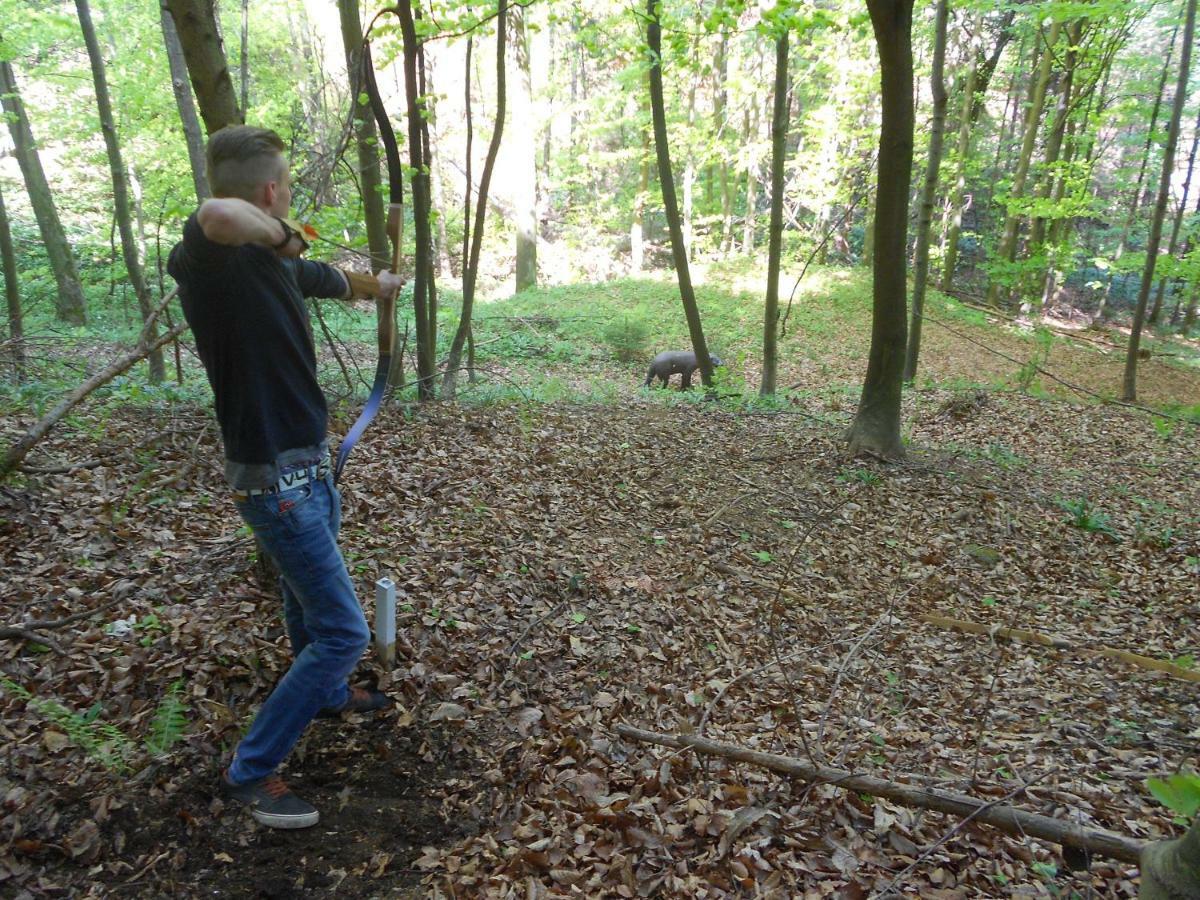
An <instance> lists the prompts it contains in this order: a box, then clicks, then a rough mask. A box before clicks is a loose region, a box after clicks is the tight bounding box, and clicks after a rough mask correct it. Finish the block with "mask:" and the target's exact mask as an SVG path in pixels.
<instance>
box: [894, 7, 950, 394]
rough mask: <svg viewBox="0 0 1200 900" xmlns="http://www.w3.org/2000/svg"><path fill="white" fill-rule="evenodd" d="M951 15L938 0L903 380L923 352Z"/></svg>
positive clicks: (911, 373) (913, 373)
mask: <svg viewBox="0 0 1200 900" xmlns="http://www.w3.org/2000/svg"><path fill="white" fill-rule="evenodd" d="M949 18H950V7H949V2H948V0H938V5H937V15H936V19H937V24H936V25H935V27H934V39H933V70H932V72H931V73H930V76H929V82H930V88H931V90H932V91H933V110H932V114H931V115H932V118H931V121H930V125H929V156H928V158H927V159H926V161H925V181H924V183H923V184H922V185H921V206H920V209H919V211H918V214H917V247H916V251H915V252H914V254H913V269H914V272H913V294H912V325H911V326H910V328H909V331H908V347H907V351H906V352H905V356H904V381H905V382H910V381H912V380H913V378H915V377H916V374H917V360H918V358H919V357H920V353H921V324H922V318H921V316H922V314H923V313H924V310H925V285H926V282H927V281H928V279H929V231H930V226H931V225H932V224H933V201H934V198H935V197H936V196H937V186H938V173H939V171H940V170H941V167H942V138H943V135H944V134H945V132H946V84H945V78H944V76H943V69H944V67H945V63H946V23H947V21H948V20H949Z"/></svg>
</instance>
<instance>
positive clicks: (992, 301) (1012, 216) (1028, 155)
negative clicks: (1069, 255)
mask: <svg viewBox="0 0 1200 900" xmlns="http://www.w3.org/2000/svg"><path fill="white" fill-rule="evenodd" d="M1061 27H1062V25H1061V23H1059V22H1053V23H1051V25H1050V34H1049V35H1048V36H1047V38H1046V48H1045V50H1043V51H1042V58H1041V63H1040V65H1039V67H1038V73H1037V78H1036V79H1035V81H1034V83H1033V92H1032V96H1031V98H1030V103H1029V111H1028V113H1027V114H1026V116H1025V132H1024V139H1023V140H1022V142H1021V155H1020V157H1018V159H1017V169H1016V172H1014V173H1013V183H1012V187H1011V188H1010V189H1009V192H1008V202H1007V204H1006V205H1007V207H1008V212H1007V214H1006V216H1005V220H1004V234H1003V236H1002V237H1001V239H1000V246H999V248H998V249H997V252H996V260H997V261H998V262H999V263H1001V265H1003V264H1004V263H1011V262H1013V260H1015V259H1016V256H1017V229H1018V228H1019V227H1020V224H1021V217H1020V216H1019V215H1018V214H1017V213H1016V211H1015V210H1014V209H1013V205H1014V204H1013V201H1015V200H1020V199H1021V198H1022V197H1024V196H1025V181H1026V179H1027V178H1028V176H1029V166H1030V164H1031V162H1032V161H1033V149H1034V146H1035V145H1036V144H1037V136H1038V130H1039V127H1040V125H1041V122H1042V107H1043V106H1044V105H1045V102H1046V86H1047V85H1048V84H1049V83H1050V70H1051V67H1052V64H1053V62H1054V52H1053V51H1054V45H1055V44H1057V43H1058V33H1059V31H1060V30H1061ZM1002 277H1003V273H994V274H993V275H992V277H991V279H990V284H989V285H988V293H987V302H988V305H989V306H995V305H996V303H997V302H998V301H999V299H1000V293H1001V290H1002V288H1001V282H1000V279H1001V278H1002Z"/></svg>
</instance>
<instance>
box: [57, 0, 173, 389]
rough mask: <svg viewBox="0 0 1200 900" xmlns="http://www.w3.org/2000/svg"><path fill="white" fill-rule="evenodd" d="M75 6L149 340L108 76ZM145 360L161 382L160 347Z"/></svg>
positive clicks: (86, 20) (82, 11)
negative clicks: (89, 63)
mask: <svg viewBox="0 0 1200 900" xmlns="http://www.w3.org/2000/svg"><path fill="white" fill-rule="evenodd" d="M75 9H76V11H77V12H78V14H79V27H80V29H81V30H82V31H83V42H84V44H85V45H86V46H87V52H88V59H89V60H90V61H91V64H92V82H93V83H94V84H95V86H96V108H97V111H98V113H99V116H100V130H101V132H103V134H104V148H105V150H106V151H107V154H108V168H109V171H110V173H111V174H112V184H113V206H114V210H113V212H114V214H115V215H116V218H117V229H118V231H119V232H120V234H121V254H122V256H123V257H124V260H125V271H126V273H127V274H128V275H129V281H130V283H131V284H132V285H133V293H134V296H136V297H137V305H138V311H139V312H140V313H141V316H142V323H143V324H146V323H150V324H149V329H150V330H149V334H148V335H147V340H148V341H149V342H150V343H153V342H154V340H155V338H156V337H157V329H156V328H155V327H154V324H153V322H152V321H151V319H150V317H151V315H152V314H153V312H154V307H153V305H152V304H151V301H150V289H149V288H148V287H147V286H146V276H145V273H144V272H143V271H142V263H141V260H140V259H138V242H137V239H136V238H135V237H134V234H133V213H132V211H131V209H130V205H129V183H128V179H127V178H126V172H125V164H124V162H123V161H122V159H121V144H120V141H119V140H118V139H117V126H116V122H115V121H114V120H113V112H112V101H111V100H110V99H109V94H108V77H107V76H106V74H105V72H104V57H103V56H101V55H100V42H99V41H98V40H96V28H95V26H94V25H93V24H92V12H91V9H90V8H89V7H88V0H75ZM149 362H150V382H151V383H152V384H161V383H162V380H163V377H164V374H165V372H164V368H163V355H162V349H161V348H160V349H158V350H155V351H153V352H152V353H151V354H150V356H149Z"/></svg>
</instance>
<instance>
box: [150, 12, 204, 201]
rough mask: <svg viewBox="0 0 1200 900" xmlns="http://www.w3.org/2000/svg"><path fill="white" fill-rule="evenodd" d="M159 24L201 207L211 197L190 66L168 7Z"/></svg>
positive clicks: (193, 182)
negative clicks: (189, 79) (185, 58)
mask: <svg viewBox="0 0 1200 900" xmlns="http://www.w3.org/2000/svg"><path fill="white" fill-rule="evenodd" d="M159 23H160V25H161V26H162V33H163V45H164V46H165V47H166V50H167V63H168V64H169V65H170V67H171V88H172V90H174V92H175V106H176V107H177V108H178V109H179V121H180V122H181V123H182V124H183V136H184V140H185V141H186V142H187V149H188V161H189V162H190V163H191V166H192V186H193V187H194V188H195V190H196V202H197V203H202V202H204V201H205V200H207V199H208V198H209V197H211V196H212V191H211V190H209V187H208V176H207V175H206V174H205V171H204V135H203V134H201V133H200V117H199V116H198V115H197V114H196V103H195V101H193V99H192V87H191V85H190V84H189V83H188V71H187V62H185V61H184V58H183V47H182V46H181V45H180V43H179V33H178V32H177V31H176V30H175V19H174V18H173V17H172V16H171V11H170V10H169V9H167V6H166V4H165V3H164V4H163V5H162V6H160V7H159Z"/></svg>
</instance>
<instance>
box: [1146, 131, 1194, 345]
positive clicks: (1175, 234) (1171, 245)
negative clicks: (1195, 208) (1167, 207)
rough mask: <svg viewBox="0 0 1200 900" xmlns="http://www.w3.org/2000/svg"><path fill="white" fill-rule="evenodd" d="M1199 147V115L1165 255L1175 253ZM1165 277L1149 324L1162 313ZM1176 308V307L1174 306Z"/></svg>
mask: <svg viewBox="0 0 1200 900" xmlns="http://www.w3.org/2000/svg"><path fill="white" fill-rule="evenodd" d="M1198 147H1200V115H1198V116H1197V118H1196V127H1195V128H1194V129H1193V130H1192V149H1191V150H1190V151H1189V152H1188V161H1187V174H1186V175H1185V176H1184V178H1183V192H1182V194H1181V196H1180V198H1179V209H1177V210H1175V220H1174V221H1173V222H1172V223H1171V239H1170V241H1168V242H1167V256H1174V255H1175V248H1176V246H1177V245H1178V244H1179V232H1180V230H1181V229H1182V228H1183V215H1184V213H1185V212H1186V211H1187V204H1188V195H1189V194H1190V193H1191V190H1192V173H1193V171H1194V170H1195V168H1196V150H1197V148H1198ZM1167 280H1168V279H1166V278H1160V279H1159V281H1158V291H1157V293H1155V295H1154V307H1153V308H1152V309H1151V310H1150V318H1149V321H1150V324H1151V325H1157V324H1158V320H1159V317H1160V316H1161V314H1162V306H1163V297H1164V296H1165V294H1166V287H1167ZM1176 309H1178V307H1176Z"/></svg>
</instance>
